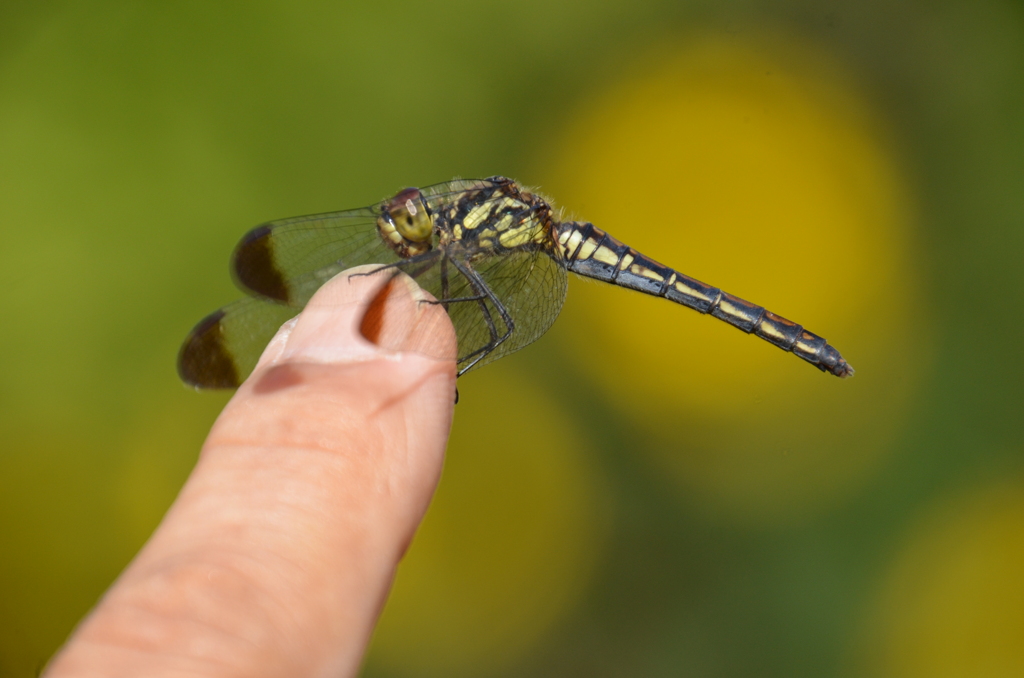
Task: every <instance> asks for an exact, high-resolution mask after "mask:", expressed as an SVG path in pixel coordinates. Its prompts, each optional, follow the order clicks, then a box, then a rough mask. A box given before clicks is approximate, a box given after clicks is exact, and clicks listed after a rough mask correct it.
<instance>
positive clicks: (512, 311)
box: [398, 249, 567, 373]
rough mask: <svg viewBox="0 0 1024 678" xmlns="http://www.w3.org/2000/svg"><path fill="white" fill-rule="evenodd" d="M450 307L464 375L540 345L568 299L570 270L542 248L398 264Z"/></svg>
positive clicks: (470, 254) (439, 257)
mask: <svg viewBox="0 0 1024 678" xmlns="http://www.w3.org/2000/svg"><path fill="white" fill-rule="evenodd" d="M398 268H401V269H402V270H404V271H405V272H406V273H408V274H409V275H410V276H412V277H413V278H415V279H416V282H417V283H419V285H420V286H421V287H423V288H424V289H425V290H427V291H428V292H430V293H431V294H432V295H434V297H435V298H437V299H438V300H439V301H441V302H443V303H444V305H445V306H446V308H447V309H448V315H449V316H450V317H451V319H452V323H453V324H454V325H455V331H456V335H457V337H458V342H459V369H460V373H462V372H465V371H469V370H470V369H476V368H478V367H482V366H483V365H486V364H487V363H490V362H493V361H495V360H497V359H499V358H502V357H504V356H506V355H508V354H510V353H512V352H514V351H518V350H519V349H521V348H523V347H524V346H526V345H528V344H530V343H532V342H534V341H536V340H537V339H538V338H539V337H540V336H541V335H542V334H544V333H545V332H546V331H547V330H548V329H549V328H550V327H551V325H552V324H553V323H554V322H555V319H556V318H557V317H558V314H559V312H560V311H561V309H562V303H563V302H564V301H565V290H566V279H567V275H566V271H565V269H564V268H563V267H562V266H561V265H560V264H559V263H558V262H557V261H555V260H554V259H552V258H551V257H550V256H549V255H548V254H547V253H545V252H543V251H541V250H525V249H524V250H516V251H513V252H506V253H503V254H501V255H493V254H490V255H488V254H482V253H468V252H466V253H462V254H459V253H454V254H452V256H451V257H450V258H446V257H444V256H438V257H437V258H436V259H434V260H433V261H431V262H430V265H429V266H424V265H423V264H419V265H417V264H415V263H408V264H407V263H406V262H403V263H402V264H399V265H398Z"/></svg>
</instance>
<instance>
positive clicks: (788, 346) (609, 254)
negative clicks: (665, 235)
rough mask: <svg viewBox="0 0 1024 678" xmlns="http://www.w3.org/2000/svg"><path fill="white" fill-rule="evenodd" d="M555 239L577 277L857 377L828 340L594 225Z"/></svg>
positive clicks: (575, 227)
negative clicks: (671, 305)
mask: <svg viewBox="0 0 1024 678" xmlns="http://www.w3.org/2000/svg"><path fill="white" fill-rule="evenodd" d="M555 235H556V237H557V239H558V243H559V245H560V248H561V253H562V255H563V257H564V260H563V264H564V265H565V267H566V268H567V269H568V270H570V271H572V272H573V273H577V274H579V275H582V276H586V277H588V278H594V279H596V280H602V281H604V282H609V283H612V284H614V285H619V286H621V287H628V288H629V289H633V290H637V291H639V292H644V293H646V294H651V295H654V296H658V297H664V298H666V299H669V300H671V301H674V302H676V303H678V304H682V305H683V306H688V307H689V308H692V309H694V310H695V311H699V312H700V313H705V314H711V315H712V316H714V317H716V318H718V319H719V320H724V321H725V322H727V323H729V324H730V325H732V326H733V327H736V328H738V329H740V330H743V331H744V332H746V333H747V334H754V335H756V336H758V337H760V338H761V339H764V340H765V341H767V342H769V343H771V344H774V345H775V346H778V347H779V348H781V349H782V350H784V351H789V352H791V353H793V354H795V355H796V356H798V357H800V358H803V359H804V360H806V361H807V362H809V363H811V364H812V365H814V366H815V367H817V368H818V369H820V370H822V371H823V372H829V373H831V374H834V375H836V376H837V377H849V376H851V375H852V374H853V368H852V367H850V365H849V364H848V363H847V362H846V360H844V359H843V357H842V356H841V355H840V354H839V351H837V350H836V349H835V348H834V347H832V346H831V345H830V344H829V343H828V342H827V341H825V339H824V338H822V337H820V336H818V335H816V334H814V333H813V332H808V331H807V330H805V329H804V328H803V327H802V326H801V325H798V324H796V323H794V322H792V321H790V320H787V319H785V318H783V317H782V316H778V315H775V314H774V313H772V312H771V311H768V310H766V309H765V308H764V307H763V306H758V305H757V304H752V303H750V302H749V301H745V300H744V299H740V298H739V297H736V296H733V295H731V294H728V293H726V292H723V291H722V290H720V289H719V288H717V287H712V286H710V285H706V284H704V283H702V282H700V281H699V280H696V279H694V278H691V277H689V276H686V275H683V274H682V273H679V272H678V271H675V270H673V269H671V268H669V267H668V266H664V265H662V264H659V263H658V262H656V261H654V260H653V259H651V258H649V257H646V256H644V255H643V254H640V253H639V252H637V251H636V250H635V249H633V248H632V247H629V246H628V245H626V244H624V243H623V242H621V241H619V240H617V239H616V238H614V237H612V236H610V235H608V234H607V233H605V232H604V231H602V230H601V229H599V228H597V227H596V226H594V225H593V224H589V223H582V222H564V223H561V224H557V225H556V226H555Z"/></svg>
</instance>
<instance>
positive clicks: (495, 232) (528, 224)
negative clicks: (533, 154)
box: [442, 177, 552, 250]
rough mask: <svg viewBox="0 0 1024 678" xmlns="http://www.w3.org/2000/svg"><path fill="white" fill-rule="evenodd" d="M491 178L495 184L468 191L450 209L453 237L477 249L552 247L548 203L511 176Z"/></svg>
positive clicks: (464, 244)
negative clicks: (521, 186)
mask: <svg viewBox="0 0 1024 678" xmlns="http://www.w3.org/2000/svg"><path fill="white" fill-rule="evenodd" d="M491 181H494V185H493V186H491V187H489V188H487V189H483V190H481V191H479V192H478V193H475V194H467V195H466V196H464V197H462V198H461V199H460V200H457V201H456V202H455V203H454V204H453V205H452V206H451V208H450V209H449V210H448V213H447V215H446V216H447V222H448V224H449V225H450V228H451V238H452V239H453V240H457V241H460V242H461V243H462V244H463V246H464V247H466V248H469V249H478V250H495V249H497V250H514V249H521V248H532V249H536V248H538V246H541V247H540V249H547V248H548V247H550V245H551V243H552V238H551V224H552V218H551V207H550V206H549V205H548V204H547V202H545V201H544V200H543V199H542V198H540V197H538V196H536V195H534V194H532V193H530V192H529V191H526V190H523V189H521V188H519V186H517V185H516V184H515V183H514V182H512V181H511V180H509V179H503V178H500V177H495V178H494V179H492V180H491ZM442 237H443V236H442Z"/></svg>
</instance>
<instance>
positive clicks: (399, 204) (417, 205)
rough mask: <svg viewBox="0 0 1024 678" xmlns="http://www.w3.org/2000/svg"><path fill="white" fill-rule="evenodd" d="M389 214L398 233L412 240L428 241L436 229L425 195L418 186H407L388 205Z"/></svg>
mask: <svg viewBox="0 0 1024 678" xmlns="http://www.w3.org/2000/svg"><path fill="white" fill-rule="evenodd" d="M387 212H388V216H390V217H391V222H392V223H393V224H394V225H395V229H396V230H397V231H398V233H399V234H400V235H401V236H402V237H403V238H405V239H406V240H410V241H412V242H426V241H427V240H429V239H430V235H431V234H432V233H433V231H434V222H433V220H432V219H431V218H430V213H429V212H428V211H427V205H426V203H425V202H424V201H423V195H422V194H421V193H420V191H419V189H417V188H407V189H405V190H404V191H402V192H400V193H399V194H398V195H396V196H395V197H394V198H392V199H391V200H390V201H389V202H388V205H387Z"/></svg>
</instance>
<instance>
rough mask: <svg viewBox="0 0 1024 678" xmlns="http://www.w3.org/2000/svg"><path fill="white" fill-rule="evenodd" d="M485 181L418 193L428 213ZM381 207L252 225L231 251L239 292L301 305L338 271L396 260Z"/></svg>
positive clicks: (487, 183) (460, 181) (450, 183)
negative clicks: (382, 227) (380, 228)
mask: <svg viewBox="0 0 1024 678" xmlns="http://www.w3.org/2000/svg"><path fill="white" fill-rule="evenodd" d="M492 185H493V183H492V182H490V181H488V180H480V179H457V180H455V181H448V182H445V183H441V184H435V185H433V186H428V187H426V188H424V189H422V193H423V195H424V198H425V199H426V201H427V205H428V207H429V208H430V209H431V210H438V211H439V210H442V209H445V207H446V205H447V204H448V203H450V202H453V201H455V200H456V199H457V198H458V197H459V196H460V195H462V194H463V193H465V192H467V191H473V190H481V189H484V188H487V187H489V186H492ZM384 204H385V203H384V202H381V203H378V204H376V205H372V206H370V207H361V208H358V209H353V210H346V211H342V212H327V213H324V214H311V215H308V216H303V217H292V218H290V219H280V220H278V221H271V222H268V223H266V224H262V225H260V226H257V227H256V228H254V229H252V230H251V231H249V232H248V233H247V234H246V235H245V236H244V237H243V238H242V240H241V241H240V242H239V243H238V245H237V246H236V247H235V251H234V254H233V255H232V258H231V271H232V274H233V275H234V277H235V281H236V282H237V283H238V285H239V287H241V288H242V289H244V290H246V291H248V292H250V293H253V294H257V295H260V296H262V297H266V298H268V299H274V300H276V301H283V302H285V303H286V304H289V305H292V306H302V305H304V304H305V303H306V302H308V301H309V299H310V297H312V296H313V293H314V292H316V290H317V289H318V288H319V287H320V285H322V284H323V283H324V282H326V281H327V280H329V279H330V278H331V277H332V276H333V275H335V274H336V273H338V272H339V271H343V270H345V269H346V268H351V267H353V266H360V265H362V264H370V263H382V264H387V263H393V262H395V261H397V260H398V259H399V257H398V255H397V254H396V253H395V252H394V250H392V249H391V248H390V247H388V246H387V245H386V244H385V243H384V241H383V240H382V239H381V237H380V236H379V235H378V233H377V218H378V217H379V216H380V214H381V212H382V210H383V206H384Z"/></svg>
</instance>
